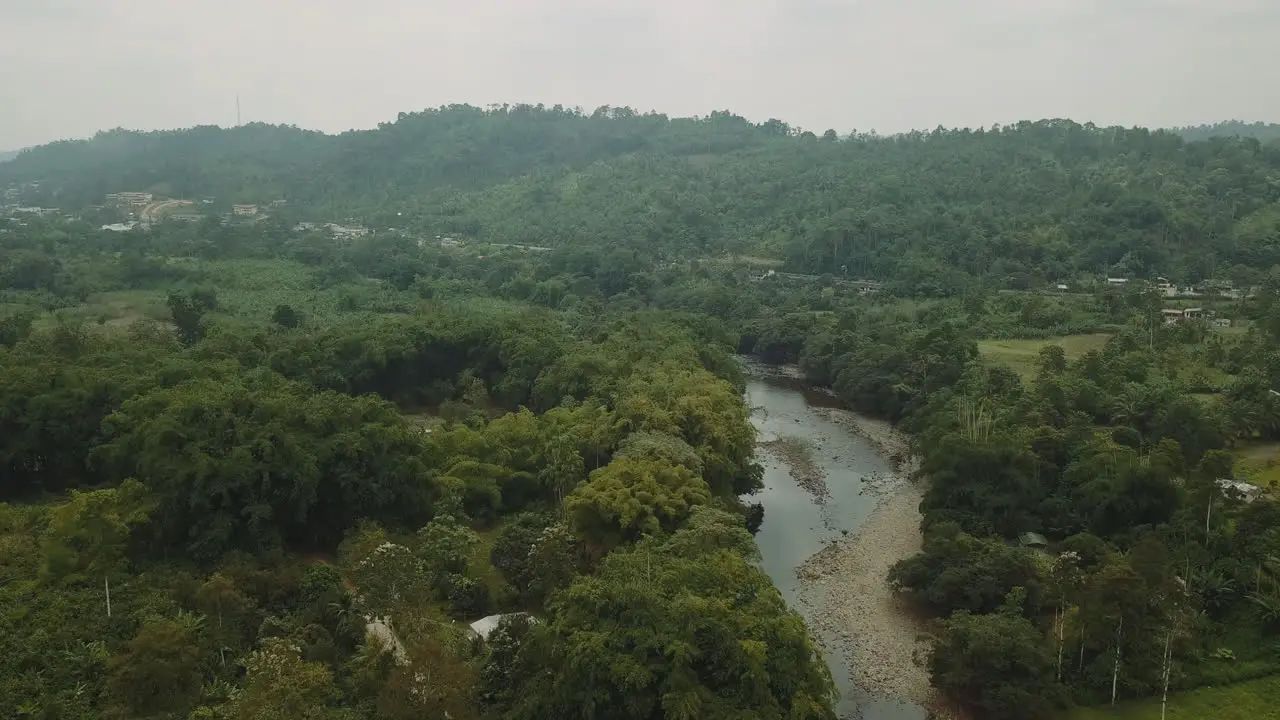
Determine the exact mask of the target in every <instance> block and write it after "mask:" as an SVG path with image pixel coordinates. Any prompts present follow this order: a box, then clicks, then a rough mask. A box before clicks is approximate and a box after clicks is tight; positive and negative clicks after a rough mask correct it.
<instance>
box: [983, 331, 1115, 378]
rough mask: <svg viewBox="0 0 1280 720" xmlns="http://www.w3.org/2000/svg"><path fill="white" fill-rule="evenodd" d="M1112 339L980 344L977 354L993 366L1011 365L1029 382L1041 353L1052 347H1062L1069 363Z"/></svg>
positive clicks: (1099, 336)
mask: <svg viewBox="0 0 1280 720" xmlns="http://www.w3.org/2000/svg"><path fill="white" fill-rule="evenodd" d="M1110 339H1111V335H1110V334H1109V333H1092V334H1089V335H1064V336H1062V337H1052V338H1046V339H1044V340H979V341H978V352H979V353H981V354H982V356H983V357H984V358H986V359H987V360H990V361H993V362H1000V363H1004V364H1005V365H1008V366H1009V367H1010V368H1012V369H1013V370H1014V371H1015V372H1017V373H1018V375H1019V376H1021V377H1022V379H1023V380H1030V379H1033V378H1034V377H1035V374H1036V362H1037V360H1039V357H1040V350H1041V348H1044V347H1046V346H1049V345H1061V346H1062V349H1063V350H1064V351H1066V353H1067V359H1068V360H1075V359H1076V358H1078V357H1080V356H1081V355H1084V354H1085V353H1087V352H1089V351H1090V350H1097V349H1099V348H1101V347H1102V346H1103V345H1106V344H1107V340H1110Z"/></svg>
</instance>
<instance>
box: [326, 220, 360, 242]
mask: <svg viewBox="0 0 1280 720" xmlns="http://www.w3.org/2000/svg"><path fill="white" fill-rule="evenodd" d="M325 229H327V230H328V231H329V234H331V235H333V236H334V237H335V238H341V239H351V238H357V237H364V236H365V235H368V234H369V228H367V227H364V226H362V225H339V224H337V223H329V224H327V225H325Z"/></svg>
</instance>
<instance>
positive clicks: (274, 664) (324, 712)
mask: <svg viewBox="0 0 1280 720" xmlns="http://www.w3.org/2000/svg"><path fill="white" fill-rule="evenodd" d="M300 653H301V648H299V647H298V645H297V644H295V643H293V642H292V641H289V640H286V639H283V638H267V639H266V640H263V641H262V646H261V647H260V648H259V649H258V650H256V651H254V652H253V654H251V655H250V656H249V659H248V660H246V661H245V677H244V683H243V686H242V688H241V689H240V692H239V693H238V694H237V695H236V697H235V698H234V699H233V700H232V702H231V708H230V713H229V716H230V717H231V718H232V720H338V718H340V717H342V714H341V713H339V712H337V711H335V710H334V709H333V708H331V707H329V702H330V700H331V699H332V698H333V697H334V696H335V695H336V692H337V689H336V687H335V686H334V684H333V675H332V673H330V671H329V669H328V668H326V667H325V666H324V665H322V664H320V663H313V662H304V661H303V660H302V657H301V656H300Z"/></svg>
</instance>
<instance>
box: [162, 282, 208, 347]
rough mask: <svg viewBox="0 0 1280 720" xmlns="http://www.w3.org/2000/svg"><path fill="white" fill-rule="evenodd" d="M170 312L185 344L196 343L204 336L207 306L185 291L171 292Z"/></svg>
mask: <svg viewBox="0 0 1280 720" xmlns="http://www.w3.org/2000/svg"><path fill="white" fill-rule="evenodd" d="M168 305H169V313H170V315H171V316H172V317H173V324H174V326H175V327H176V328H177V333H178V339H179V340H181V341H182V344H183V345H194V344H196V343H198V342H200V340H201V339H203V338H204V334H205V325H204V313H205V307H204V305H203V304H202V303H200V302H198V301H197V300H195V299H194V298H192V297H190V296H188V295H186V294H184V293H175V292H171V293H169V299H168Z"/></svg>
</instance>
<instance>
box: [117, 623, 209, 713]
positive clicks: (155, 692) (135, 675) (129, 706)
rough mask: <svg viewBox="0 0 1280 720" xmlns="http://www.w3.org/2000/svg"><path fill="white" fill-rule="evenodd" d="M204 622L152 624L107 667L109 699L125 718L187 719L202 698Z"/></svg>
mask: <svg viewBox="0 0 1280 720" xmlns="http://www.w3.org/2000/svg"><path fill="white" fill-rule="evenodd" d="M198 624H199V621H198V620H197V619H196V618H195V617H193V616H190V615H184V616H179V617H178V618H177V619H164V620H152V621H149V622H147V623H144V624H143V625H142V627H141V628H139V629H138V634H137V635H135V636H134V637H133V639H132V640H130V641H129V642H128V643H127V644H126V645H125V647H124V650H123V652H121V653H120V654H118V655H115V656H113V657H112V658H111V660H110V661H109V662H108V664H107V672H108V676H107V697H108V702H109V704H110V706H111V707H112V708H113V713H114V714H115V715H116V716H118V717H122V718H145V717H155V716H158V715H164V714H169V713H173V714H178V715H181V714H182V713H184V712H185V711H186V710H188V709H189V708H191V707H192V706H193V705H194V704H195V702H196V700H198V699H199V697H200V685H201V668H200V660H201V653H200V645H199V639H198V637H197V635H196V628H197V626H198Z"/></svg>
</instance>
